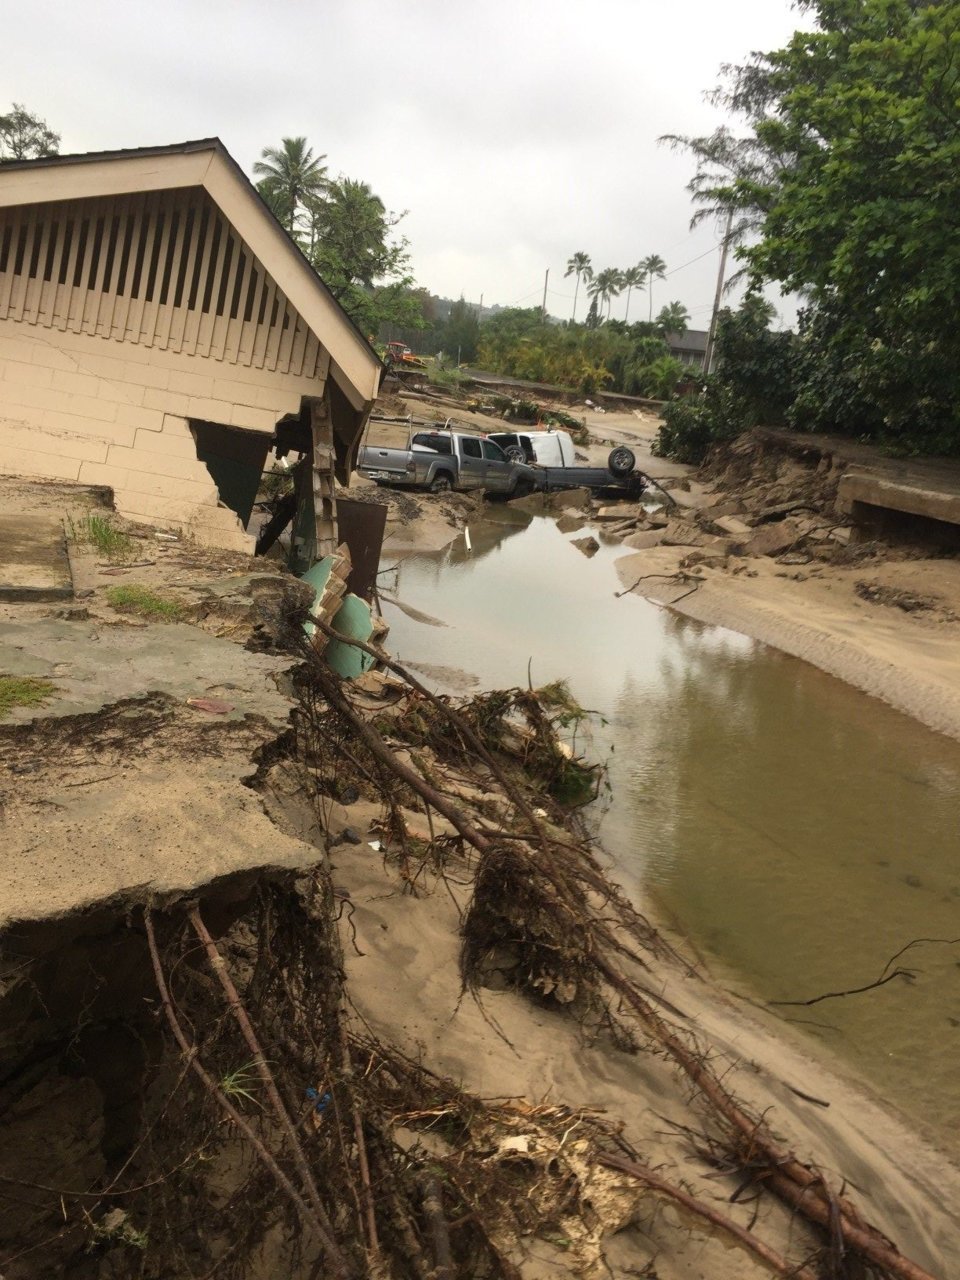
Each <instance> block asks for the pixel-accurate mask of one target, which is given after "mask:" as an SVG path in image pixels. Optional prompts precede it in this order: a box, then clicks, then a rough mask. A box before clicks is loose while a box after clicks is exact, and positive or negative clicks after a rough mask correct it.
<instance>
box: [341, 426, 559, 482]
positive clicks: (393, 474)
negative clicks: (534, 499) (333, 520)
mask: <svg viewBox="0 0 960 1280" xmlns="http://www.w3.org/2000/svg"><path fill="white" fill-rule="evenodd" d="M357 470H358V471H359V473H360V474H361V475H362V476H366V477H367V479H368V480H375V481H376V482H377V484H386V485H404V486H407V487H411V488H412V487H416V488H423V489H429V490H430V492H431V493H445V492H447V491H448V490H450V489H485V490H486V491H487V492H488V493H505V494H508V495H509V496H510V497H515V496H519V495H521V494H524V493H532V492H533V491H534V489H542V488H543V485H544V481H543V476H542V473H541V472H539V471H538V470H537V469H536V468H535V467H530V466H527V465H526V464H525V463H523V462H511V460H510V459H509V458H508V457H507V455H506V454H505V453H504V452H503V450H502V449H501V448H500V446H499V445H498V444H494V442H493V441H492V440H484V439H481V438H480V437H479V436H470V435H465V434H463V433H462V432H459V431H418V432H417V433H416V434H415V435H414V436H413V437H412V438H411V440H410V448H409V449H386V448H382V447H381V446H380V445H376V444H370V445H367V446H366V447H365V448H363V449H361V450H360V457H359V459H358V461H357Z"/></svg>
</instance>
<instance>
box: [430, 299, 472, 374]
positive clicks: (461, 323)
mask: <svg viewBox="0 0 960 1280" xmlns="http://www.w3.org/2000/svg"><path fill="white" fill-rule="evenodd" d="M479 338H480V320H479V318H478V316H477V308H476V307H474V306H471V304H470V303H469V302H467V301H466V299H465V298H464V296H463V294H461V295H460V297H459V298H458V299H457V301H456V302H455V303H454V304H453V306H452V307H451V308H450V314H449V315H448V316H447V319H446V322H445V323H444V324H442V325H441V326H440V328H439V331H438V344H439V348H440V349H441V350H442V351H444V352H446V353H447V354H449V355H451V356H452V357H453V358H454V359H456V358H457V355H458V353H459V357H460V362H461V363H463V364H470V363H471V362H472V361H473V360H474V359H475V358H476V355H477V345H478V342H479Z"/></svg>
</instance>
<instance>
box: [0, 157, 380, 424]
mask: <svg viewBox="0 0 960 1280" xmlns="http://www.w3.org/2000/svg"><path fill="white" fill-rule="evenodd" d="M190 187H200V188H202V189H203V190H204V191H206V193H207V194H208V195H209V197H210V198H211V199H212V200H213V202H214V203H215V204H216V205H217V206H218V208H219V209H220V210H221V212H222V213H223V215H224V217H226V218H227V219H228V221H229V222H230V223H231V224H232V225H233V227H234V228H235V230H236V232H237V233H238V234H239V235H240V237H241V238H242V239H243V240H244V241H245V242H246V243H247V244H248V245H249V247H250V249H251V251H252V252H253V253H254V254H255V255H256V256H257V258H258V259H259V260H260V261H261V262H262V263H263V265H264V267H265V268H266V270H267V271H269V273H270V275H271V276H272V278H273V279H274V280H275V281H276V283H277V285H278V286H279V288H280V289H281V290H282V291H283V293H284V294H285V296H286V297H287V298H288V299H289V301H290V303H291V305H292V306H293V307H294V308H295V309H296V311H298V312H299V313H300V315H301V316H302V317H303V319H304V322H305V323H306V324H307V326H308V327H309V328H310V330H311V331H312V332H313V333H314V334H315V335H316V337H317V339H318V340H319V342H320V343H321V344H322V346H323V347H324V348H325V350H326V351H327V352H328V353H329V355H330V361H331V366H330V372H331V376H332V377H333V379H334V381H335V382H336V383H337V385H338V386H339V387H340V389H341V390H342V391H343V392H344V394H345V395H346V397H347V399H348V400H349V401H350V403H351V404H352V406H353V407H354V409H357V410H363V409H364V408H366V407H368V406H369V405H370V404H371V403H372V402H373V401H374V400H375V399H376V396H377V391H378V389H379V385H380V375H381V372H382V368H383V366H382V365H381V363H380V360H379V358H378V357H377V355H376V353H375V352H374V350H373V348H372V347H371V346H370V344H369V343H368V342H367V340H366V339H365V338H364V336H363V334H362V333H361V332H360V330H359V329H358V328H357V326H356V325H355V324H354V322H353V321H352V320H351V319H350V317H349V316H348V315H347V313H346V312H345V311H344V310H343V308H342V307H341V306H340V304H339V302H337V300H336V299H335V298H334V297H333V295H332V294H331V292H330V290H329V289H328V288H327V286H326V285H325V284H324V283H323V281H322V280H321V278H320V277H319V275H317V273H316V271H315V270H314V269H313V267H312V266H311V265H310V263H309V262H308V261H307V259H306V258H305V257H304V255H303V254H302V253H301V251H300V249H299V248H298V247H297V245H296V244H295V243H294V242H293V240H292V239H291V238H290V236H289V235H288V234H287V232H286V231H285V230H284V228H283V227H282V226H281V224H280V223H279V222H278V221H277V219H276V217H275V216H274V214H273V212H272V210H271V209H270V208H269V206H268V205H267V204H266V203H265V201H264V200H263V198H262V196H261V195H260V193H259V192H258V191H257V189H256V187H255V186H254V185H253V184H252V183H251V182H250V180H249V178H248V177H247V176H246V174H245V173H244V172H243V170H242V169H241V168H240V166H239V165H238V164H237V162H236V161H235V160H234V159H233V157H232V156H231V155H230V153H229V152H228V151H227V149H226V147H225V146H224V145H223V143H222V142H221V141H220V139H219V138H204V139H201V140H199V141H196V142H182V143H178V144H174V145H171V146H163V147H138V148H135V149H131V150H124V151H98V152H87V153H84V154H81V155H72V156H48V157H45V158H43V159H40V160H14V161H8V162H5V163H3V164H0V209H3V208H13V207H16V206H19V205H35V204H44V203H52V202H55V201H61V200H82V199H91V198H102V197H109V196H123V195H131V194H135V193H141V192H149V191H166V190H171V189H178V188H179V189H182V188H190Z"/></svg>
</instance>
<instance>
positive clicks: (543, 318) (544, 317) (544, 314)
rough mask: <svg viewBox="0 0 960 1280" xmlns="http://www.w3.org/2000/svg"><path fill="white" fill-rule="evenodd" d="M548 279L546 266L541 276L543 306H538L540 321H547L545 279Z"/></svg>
mask: <svg viewBox="0 0 960 1280" xmlns="http://www.w3.org/2000/svg"><path fill="white" fill-rule="evenodd" d="M549 279H550V268H549V267H547V270H546V272H545V273H544V277H543V306H542V307H541V308H540V323H541V324H546V323H547V281H548V280H549Z"/></svg>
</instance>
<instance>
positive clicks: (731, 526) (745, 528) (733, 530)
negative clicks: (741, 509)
mask: <svg viewBox="0 0 960 1280" xmlns="http://www.w3.org/2000/svg"><path fill="white" fill-rule="evenodd" d="M711 523H712V524H714V525H716V527H717V528H718V529H719V530H720V532H721V533H729V535H730V537H731V538H743V537H749V535H750V533H751V532H752V530H751V528H750V526H749V525H748V524H745V523H744V521H743V520H738V519H737V517H736V516H720V517H718V518H717V519H716V520H713V521H712V522H711Z"/></svg>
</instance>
